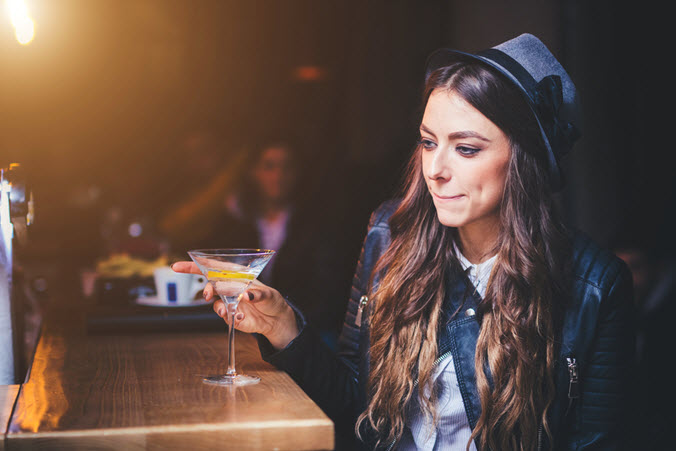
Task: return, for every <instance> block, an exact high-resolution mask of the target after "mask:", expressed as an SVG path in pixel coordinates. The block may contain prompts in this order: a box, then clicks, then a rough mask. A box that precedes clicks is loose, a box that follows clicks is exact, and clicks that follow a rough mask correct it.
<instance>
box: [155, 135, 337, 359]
mask: <svg viewBox="0 0 676 451" xmlns="http://www.w3.org/2000/svg"><path fill="white" fill-rule="evenodd" d="M301 162H302V163H307V164H308V165H310V167H311V165H312V161H311V159H307V161H304V160H303V158H302V153H301V150H300V146H299V144H298V143H297V142H296V140H295V139H294V138H292V137H288V136H286V134H283V133H275V134H273V133H270V134H269V135H262V136H261V137H260V138H258V139H257V140H255V142H254V144H253V147H251V148H247V149H245V151H244V152H243V153H242V154H241V155H239V156H237V157H235V158H233V159H232V161H225V162H224V164H225V165H226V166H227V167H229V170H228V172H227V174H228V178H226V177H225V176H223V177H222V179H219V178H214V180H213V181H212V183H211V184H210V185H208V186H206V187H205V188H204V192H203V193H202V194H198V195H197V196H195V197H194V198H193V199H192V200H189V201H188V202H186V203H185V204H184V205H183V206H181V207H179V210H177V212H179V211H180V213H182V214H184V215H185V216H184V217H185V220H184V221H181V226H180V227H173V228H174V230H173V232H172V236H174V237H175V238H174V241H173V246H172V247H173V248H174V250H176V251H178V252H176V253H177V254H182V253H183V252H185V251H188V250H190V249H199V248H227V247H237V248H262V249H272V250H275V251H277V252H276V254H275V256H274V257H273V259H272V260H271V261H270V262H269V263H268V265H267V266H266V268H265V270H264V271H263V272H262V273H261V274H260V276H259V277H258V279H259V280H260V281H262V282H264V283H266V284H270V285H272V286H275V287H280V289H281V290H283V291H284V293H285V295H286V296H288V298H289V299H291V300H292V302H294V303H295V304H296V305H298V306H300V307H301V308H303V310H304V311H305V312H306V315H307V316H308V318H311V319H312V321H313V324H316V326H317V327H318V329H319V330H320V334H321V337H322V339H323V340H324V342H325V343H326V344H328V345H329V346H330V347H332V348H335V346H336V342H337V337H338V333H339V332H340V327H341V324H342V318H343V316H344V314H345V307H346V304H347V303H346V299H347V295H348V293H349V272H347V271H346V269H345V268H347V267H348V266H347V265H346V251H345V250H344V249H343V247H342V246H341V245H340V240H337V239H336V235H337V234H338V231H337V227H338V224H336V223H335V222H334V221H333V218H334V216H333V215H332V214H327V211H330V210H331V205H332V202H331V199H330V196H322V194H321V193H315V192H314V190H313V187H312V186H309V185H308V184H307V183H303V182H305V181H306V180H310V178H307V177H304V178H301V173H300V169H301V168H300V164H301ZM225 173H226V172H225V171H224V172H223V174H225ZM226 182H227V183H226ZM177 216H178V215H175V216H174V217H172V218H167V219H165V224H166V225H167V226H176V225H177V222H178V221H177V219H178V217H177ZM197 218H200V219H199V223H200V224H199V226H197V228H196V231H195V233H192V232H191V233H185V232H184V231H185V230H186V229H189V228H190V227H192V224H194V223H195V222H196V219H197ZM188 219H189V220H188ZM172 221H173V222H172ZM178 246H180V251H179V249H177V247H178ZM317 293H323V294H322V296H317Z"/></svg>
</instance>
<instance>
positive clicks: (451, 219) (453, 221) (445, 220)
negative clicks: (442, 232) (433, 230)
mask: <svg viewBox="0 0 676 451" xmlns="http://www.w3.org/2000/svg"><path fill="white" fill-rule="evenodd" d="M437 218H439V222H440V223H441V225H443V226H446V227H460V226H462V225H463V224H464V221H463V220H462V219H461V218H459V217H458V215H453V214H449V213H446V212H442V211H439V210H437Z"/></svg>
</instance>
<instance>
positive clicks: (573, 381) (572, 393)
mask: <svg viewBox="0 0 676 451" xmlns="http://www.w3.org/2000/svg"><path fill="white" fill-rule="evenodd" d="M566 362H567V363H568V376H569V382H568V399H570V400H571V401H572V400H573V399H576V398H578V397H579V396H580V386H579V379H578V378H579V374H578V369H577V361H576V360H575V357H566Z"/></svg>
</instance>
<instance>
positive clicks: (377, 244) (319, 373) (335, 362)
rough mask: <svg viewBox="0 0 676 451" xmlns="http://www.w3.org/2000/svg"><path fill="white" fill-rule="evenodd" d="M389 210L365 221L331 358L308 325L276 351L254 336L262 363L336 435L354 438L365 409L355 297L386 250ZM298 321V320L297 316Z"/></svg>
mask: <svg viewBox="0 0 676 451" xmlns="http://www.w3.org/2000/svg"><path fill="white" fill-rule="evenodd" d="M390 210H391V209H389V208H388V207H383V208H380V209H378V210H377V211H376V212H375V213H374V214H373V215H372V216H371V220H370V222H369V229H368V233H367V235H366V239H365V240H364V245H363V247H362V250H361V253H360V256H359V261H358V263H357V268H356V271H355V275H354V278H353V283H352V288H351V294H350V299H349V302H348V306H347V314H346V316H345V322H344V324H343V330H342V333H341V336H340V339H339V343H338V354H337V355H336V354H334V353H333V352H332V351H331V350H330V349H329V348H328V347H326V346H325V345H324V344H323V343H322V342H321V340H320V338H319V336H318V334H317V333H316V332H315V331H314V329H313V328H312V325H311V324H305V323H304V320H301V321H300V323H301V325H300V326H301V331H300V334H299V335H298V336H297V337H296V338H295V339H294V340H293V341H292V342H291V343H289V345H288V346H286V347H285V348H284V349H281V350H279V351H275V350H274V349H273V348H272V347H271V346H270V345H269V344H268V343H267V340H266V339H265V338H264V337H259V346H260V349H261V354H262V355H263V358H264V359H265V360H266V361H268V362H270V363H272V364H273V365H275V366H277V367H278V368H280V369H282V370H284V371H286V372H287V373H288V374H289V375H291V377H292V378H293V379H294V380H295V381H296V382H297V383H298V385H300V387H301V388H302V389H303V390H304V391H305V392H306V393H307V394H308V396H310V398H312V399H313V400H314V401H315V402H316V403H317V404H318V405H319V407H321V408H322V410H324V412H326V414H327V415H328V416H329V417H330V418H331V419H332V420H333V421H334V423H335V424H336V429H337V432H339V433H342V434H344V435H346V436H353V435H354V432H353V428H354V424H355V422H356V419H357V416H358V415H359V414H360V413H361V412H362V411H363V409H364V407H365V393H364V391H363V389H362V388H361V387H360V385H359V382H358V380H359V366H360V365H359V364H360V360H361V358H362V355H363V353H364V352H365V351H364V350H360V330H359V327H357V326H356V324H355V315H356V312H357V308H358V305H359V300H360V297H361V296H362V295H363V294H366V291H367V289H368V286H367V285H368V282H369V279H370V274H371V271H372V270H373V267H374V265H375V262H376V261H377V260H378V258H379V257H380V255H382V253H383V252H384V251H385V249H386V248H387V246H388V245H389V229H388V228H387V225H386V221H387V217H388V212H389V211H390ZM298 317H299V318H302V316H301V315H300V314H298Z"/></svg>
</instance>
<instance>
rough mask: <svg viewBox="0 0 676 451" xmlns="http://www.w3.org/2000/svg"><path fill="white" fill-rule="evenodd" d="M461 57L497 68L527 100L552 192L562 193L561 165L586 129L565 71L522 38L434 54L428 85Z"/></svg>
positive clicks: (528, 36) (537, 44)
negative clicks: (539, 135) (477, 48)
mask: <svg viewBox="0 0 676 451" xmlns="http://www.w3.org/2000/svg"><path fill="white" fill-rule="evenodd" d="M463 55H464V56H465V57H469V58H472V59H475V60H479V61H483V62H484V63H486V64H488V65H490V66H491V67H494V68H495V69H497V70H498V71H499V72H501V73H503V74H504V75H505V76H507V78H508V79H509V80H511V81H512V82H513V83H514V84H515V85H516V86H517V87H518V88H519V89H520V90H521V91H522V92H523V93H524V94H525V97H526V101H527V102H528V105H529V106H530V107H531V111H532V112H533V114H534V115H535V118H536V120H537V122H538V125H539V126H540V132H541V133H542V138H543V139H544V142H545V146H546V148H547V161H548V166H549V168H548V169H549V174H550V181H551V185H552V189H553V190H554V191H558V190H560V189H561V188H562V187H563V175H562V173H561V168H560V166H559V162H560V160H561V158H562V157H563V156H564V155H565V154H566V153H568V151H570V149H571V148H572V147H573V143H574V142H575V140H577V138H579V136H580V131H581V128H582V127H581V112H580V103H579V100H578V96H577V91H576V90H575V85H574V84H573V81H572V80H571V79H570V76H569V75H568V73H567V72H566V70H565V69H564V68H563V66H561V64H560V63H559V62H558V61H557V60H556V58H555V57H554V55H552V53H551V52H550V51H549V49H547V47H546V46H545V45H544V44H543V43H542V41H540V40H539V39H538V38H536V37H535V36H533V35H531V34H522V35H520V36H518V37H516V38H514V39H511V40H509V41H507V42H503V43H502V44H499V45H497V46H495V47H493V48H491V49H488V50H483V51H481V52H477V53H475V54H473V53H466V52H461V51H458V50H453V49H445V48H444V49H439V50H436V51H435V52H433V53H432V54H431V55H430V56H429V57H428V59H427V65H426V72H425V79H427V78H428V77H429V76H430V74H431V73H432V72H433V71H434V70H436V69H439V68H441V67H444V66H447V65H449V64H451V63H453V62H454V61H456V60H457V59H458V57H459V56H463Z"/></svg>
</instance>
